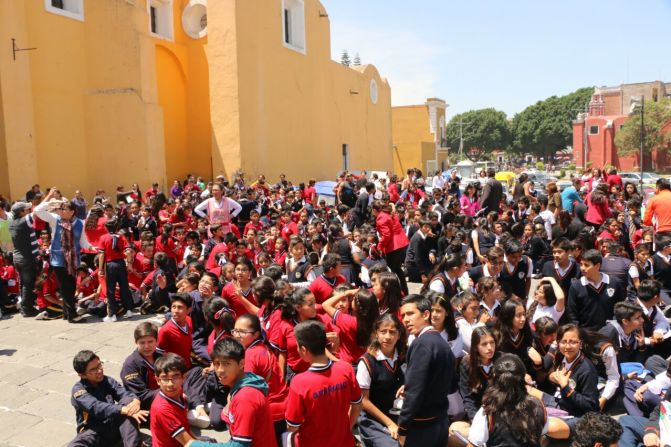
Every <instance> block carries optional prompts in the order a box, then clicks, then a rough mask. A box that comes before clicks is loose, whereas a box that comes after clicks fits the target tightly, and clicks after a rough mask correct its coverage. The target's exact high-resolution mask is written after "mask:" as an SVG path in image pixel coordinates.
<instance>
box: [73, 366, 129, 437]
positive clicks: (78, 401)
mask: <svg viewBox="0 0 671 447" xmlns="http://www.w3.org/2000/svg"><path fill="white" fill-rule="evenodd" d="M135 398H136V396H135V395H134V394H133V393H131V392H130V391H126V389H125V388H124V387H123V385H121V384H120V383H119V382H117V381H116V380H114V379H113V378H111V377H109V376H105V377H104V379H103V381H102V382H100V383H99V384H98V385H97V386H93V385H92V384H91V382H89V381H88V380H85V379H82V380H80V381H79V382H77V383H75V385H74V386H73V387H72V396H71V399H70V402H71V403H72V406H73V407H75V412H76V414H77V433H81V432H83V431H84V430H86V429H87V428H91V427H93V426H96V425H99V424H109V423H110V422H111V421H112V418H113V417H116V416H120V415H121V408H122V407H123V405H124V404H127V403H130V402H131V401H132V400H133V399H135ZM122 401H123V404H122V403H121V402H122Z"/></svg>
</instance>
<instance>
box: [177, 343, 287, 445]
mask: <svg viewBox="0 0 671 447" xmlns="http://www.w3.org/2000/svg"><path fill="white" fill-rule="evenodd" d="M211 355H212V367H213V368H214V373H215V374H216V375H217V378H218V379H219V382H220V383H221V384H222V385H223V386H226V387H228V388H230V390H231V392H230V395H229V396H230V397H229V399H230V401H229V404H228V406H227V407H226V408H225V409H224V411H223V412H222V413H221V419H222V420H223V421H224V422H226V424H228V431H229V433H230V435H231V440H230V441H229V442H227V443H224V444H216V446H219V447H248V446H249V447H276V446H277V442H276V441H275V430H274V428H273V422H272V418H271V416H270V409H269V407H268V385H267V384H266V382H265V381H264V379H263V378H262V377H260V376H257V375H256V374H252V373H249V372H248V373H246V372H245V348H244V347H243V346H242V344H241V343H240V342H239V341H237V340H235V339H233V338H224V339H222V340H220V341H218V342H217V344H216V345H214V349H213V350H212V353H211ZM208 445H210V446H211V445H212V444H207V443H204V442H193V443H191V444H190V446H191V447H205V446H208Z"/></svg>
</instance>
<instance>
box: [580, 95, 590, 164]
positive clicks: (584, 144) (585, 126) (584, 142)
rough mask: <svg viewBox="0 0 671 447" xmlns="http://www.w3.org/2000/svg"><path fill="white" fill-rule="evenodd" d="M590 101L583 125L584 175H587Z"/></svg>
mask: <svg viewBox="0 0 671 447" xmlns="http://www.w3.org/2000/svg"><path fill="white" fill-rule="evenodd" d="M588 110H589V103H587V104H586V105H585V113H584V114H583V126H582V151H583V158H582V163H583V175H587V117H588Z"/></svg>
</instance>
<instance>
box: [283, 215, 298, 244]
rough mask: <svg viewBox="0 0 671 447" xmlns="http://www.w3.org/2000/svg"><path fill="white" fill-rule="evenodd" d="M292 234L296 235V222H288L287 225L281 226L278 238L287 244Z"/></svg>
mask: <svg viewBox="0 0 671 447" xmlns="http://www.w3.org/2000/svg"><path fill="white" fill-rule="evenodd" d="M294 234H298V225H296V222H294V221H292V220H290V221H289V222H288V223H285V224H283V225H282V231H280V236H282V239H284V240H285V241H287V244H288V243H289V240H290V239H291V236H293V235H294Z"/></svg>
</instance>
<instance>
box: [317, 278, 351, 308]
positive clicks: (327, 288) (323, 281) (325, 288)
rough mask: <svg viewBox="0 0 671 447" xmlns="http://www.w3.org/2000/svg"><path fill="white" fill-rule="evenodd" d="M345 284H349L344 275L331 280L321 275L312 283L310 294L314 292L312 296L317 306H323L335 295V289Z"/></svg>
mask: <svg viewBox="0 0 671 447" xmlns="http://www.w3.org/2000/svg"><path fill="white" fill-rule="evenodd" d="M345 282H347V279H346V278H345V277H344V276H343V275H338V276H336V277H335V278H329V277H327V276H326V275H324V274H321V275H319V276H318V277H317V278H316V279H315V280H314V281H312V284H310V287H309V289H310V292H312V294H313V295H314V296H315V300H316V302H317V304H321V303H323V302H324V301H326V300H327V299H328V298H329V297H330V296H331V295H332V294H333V289H335V288H336V287H337V286H339V285H340V284H343V283H345Z"/></svg>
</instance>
